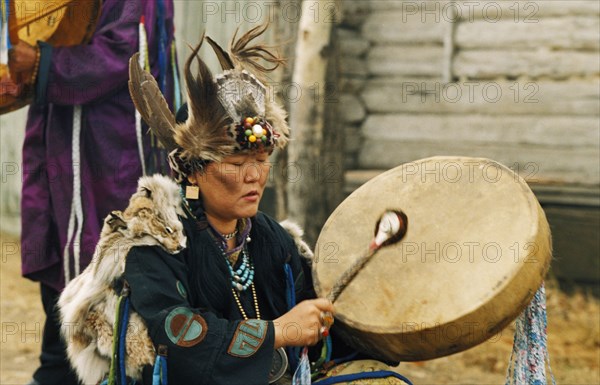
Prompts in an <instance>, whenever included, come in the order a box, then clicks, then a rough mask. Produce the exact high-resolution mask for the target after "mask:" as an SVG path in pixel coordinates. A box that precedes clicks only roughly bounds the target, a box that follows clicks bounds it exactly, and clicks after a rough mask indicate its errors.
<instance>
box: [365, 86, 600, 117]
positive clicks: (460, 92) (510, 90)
mask: <svg viewBox="0 0 600 385" xmlns="http://www.w3.org/2000/svg"><path fill="white" fill-rule="evenodd" d="M361 99H362V100H363V101H364V102H365V105H366V107H367V111H368V112H370V113H386V112H392V113H393V112H397V113H433V114H465V113H468V114H473V113H474V114H487V115H506V114H509V115H580V116H596V117H597V116H600V106H599V104H598V99H600V80H599V79H593V80H587V81H586V80H573V81H569V82H553V81H547V80H544V81H535V82H534V81H514V82H510V81H501V82H496V81H472V82H461V83H450V84H443V83H440V82H431V81H418V80H414V81H391V80H387V81H386V79H373V80H370V81H368V82H367V85H366V86H365V89H364V91H363V92H362V93H361Z"/></svg>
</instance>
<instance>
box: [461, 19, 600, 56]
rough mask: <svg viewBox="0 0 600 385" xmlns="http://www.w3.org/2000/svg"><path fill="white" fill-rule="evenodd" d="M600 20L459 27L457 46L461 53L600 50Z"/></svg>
mask: <svg viewBox="0 0 600 385" xmlns="http://www.w3.org/2000/svg"><path fill="white" fill-rule="evenodd" d="M599 33H600V20H599V19H598V18H597V17H586V16H569V17H567V16H565V17H552V18H541V19H540V20H539V21H538V22H535V23H523V22H520V23H515V22H513V21H511V20H502V21H499V22H496V23H490V22H487V21H485V20H476V21H474V22H462V23H458V25H457V27H456V45H457V47H458V48H459V49H465V48H483V49H507V50H511V49H524V48H534V49H536V50H537V49H539V48H541V47H543V48H547V49H568V50H578V49H581V50H592V51H598V49H600V39H598V34H599Z"/></svg>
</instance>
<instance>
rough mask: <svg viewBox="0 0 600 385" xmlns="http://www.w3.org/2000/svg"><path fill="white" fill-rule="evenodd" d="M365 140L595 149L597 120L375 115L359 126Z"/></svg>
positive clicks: (598, 130) (598, 141) (599, 125)
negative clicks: (456, 141) (458, 140)
mask: <svg viewBox="0 0 600 385" xmlns="http://www.w3.org/2000/svg"><path fill="white" fill-rule="evenodd" d="M361 135H362V136H363V137H365V138H367V137H371V138H377V139H378V140H381V141H397V142H398V143H402V142H404V141H439V142H443V143H446V142H452V141H455V140H457V139H460V140H461V141H462V142H464V143H473V144H475V145H477V144H486V143H495V144H506V145H538V146H554V147H564V148H566V147H577V148H586V147H589V148H598V147H599V146H600V121H599V120H598V118H595V117H580V116H577V117H573V116H570V117H566V116H556V117H536V116H501V117H497V116H487V115H468V116H460V115H458V116H457V115H432V114H418V115H417V114H385V115H382V114H376V115H370V116H369V117H368V118H367V119H366V120H365V122H364V123H363V125H362V127H361Z"/></svg>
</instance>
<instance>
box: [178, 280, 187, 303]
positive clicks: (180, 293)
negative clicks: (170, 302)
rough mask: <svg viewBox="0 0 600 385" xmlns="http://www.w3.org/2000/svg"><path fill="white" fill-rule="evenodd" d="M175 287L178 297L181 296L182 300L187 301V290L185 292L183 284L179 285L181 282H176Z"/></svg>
mask: <svg viewBox="0 0 600 385" xmlns="http://www.w3.org/2000/svg"><path fill="white" fill-rule="evenodd" d="M175 286H176V287H177V292H178V293H179V295H180V296H182V297H183V298H185V299H187V290H185V287H184V286H183V283H181V281H179V280H178V281H177V282H176V283H175Z"/></svg>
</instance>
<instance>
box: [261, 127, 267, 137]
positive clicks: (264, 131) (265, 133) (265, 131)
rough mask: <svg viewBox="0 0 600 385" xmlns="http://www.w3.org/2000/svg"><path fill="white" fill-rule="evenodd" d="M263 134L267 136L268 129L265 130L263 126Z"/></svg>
mask: <svg viewBox="0 0 600 385" xmlns="http://www.w3.org/2000/svg"><path fill="white" fill-rule="evenodd" d="M262 134H263V136H267V130H265V129H264V128H263V130H262Z"/></svg>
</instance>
